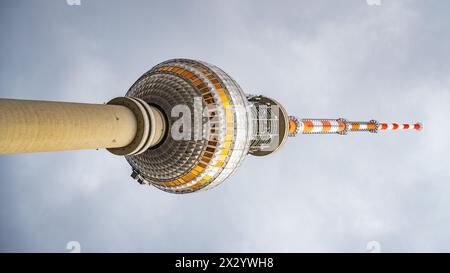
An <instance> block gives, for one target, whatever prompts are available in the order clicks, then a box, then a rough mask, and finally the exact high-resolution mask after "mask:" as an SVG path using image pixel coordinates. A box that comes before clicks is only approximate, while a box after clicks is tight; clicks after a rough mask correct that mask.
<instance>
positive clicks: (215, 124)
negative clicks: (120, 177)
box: [126, 59, 253, 193]
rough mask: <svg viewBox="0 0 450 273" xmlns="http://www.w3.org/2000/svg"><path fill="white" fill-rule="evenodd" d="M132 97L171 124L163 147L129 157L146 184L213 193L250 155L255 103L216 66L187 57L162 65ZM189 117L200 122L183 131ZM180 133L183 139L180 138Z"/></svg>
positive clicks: (133, 90)
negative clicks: (252, 111) (180, 124)
mask: <svg viewBox="0 0 450 273" xmlns="http://www.w3.org/2000/svg"><path fill="white" fill-rule="evenodd" d="M126 96H127V97H133V98H139V99H142V100H143V101H145V102H147V103H148V104H149V105H150V106H153V107H155V108H158V109H159V110H160V111H161V112H162V113H163V114H164V116H165V119H166V123H167V124H166V128H167V129H166V132H165V133H164V137H163V138H162V140H161V141H160V143H159V144H157V145H155V146H153V147H151V148H149V149H148V150H147V151H145V152H143V153H141V154H138V155H127V156H126V159H127V161H128V162H129V163H130V165H131V166H132V168H133V170H134V176H135V177H136V178H137V179H138V180H140V181H141V182H147V183H150V184H152V185H154V186H156V187H157V188H160V189H162V190H164V191H168V192H172V193H187V192H192V191H197V190H203V189H210V188H213V187H215V186H217V185H218V184H219V183H221V182H222V181H223V180H225V179H226V178H227V177H228V176H230V175H231V174H232V173H233V172H234V171H235V170H236V168H237V167H238V166H239V165H240V163H241V161H242V160H243V159H244V157H245V156H246V155H247V153H248V152H249V148H250V144H251V137H252V135H251V132H252V126H253V124H252V116H251V111H247V110H248V107H249V106H250V104H249V102H248V101H247V98H246V95H245V94H244V92H243V91H242V89H241V88H240V87H239V85H238V84H237V83H236V82H235V81H234V80H233V79H232V78H231V77H230V76H229V75H227V74H226V73H225V72H224V71H222V70H221V69H219V68H218V67H216V66H214V65H211V64H208V63H205V62H200V61H193V60H187V59H174V60H169V61H166V62H163V63H160V64H158V65H157V66H155V67H153V68H152V69H151V70H150V71H148V72H147V73H145V74H144V75H142V76H141V77H140V78H139V79H138V80H137V81H136V82H135V83H134V84H133V86H132V87H131V88H130V90H129V91H128V92H127V94H126ZM177 109H178V110H180V111H179V112H181V113H182V114H180V113H179V112H177ZM183 110H185V111H183ZM183 115H188V117H186V116H184V118H187V120H190V121H192V120H193V122H194V123H195V122H197V124H194V125H193V126H189V125H191V124H190V123H187V125H188V126H186V124H184V126H179V127H177V126H176V125H177V123H179V122H180V119H181V118H183ZM195 117H200V118H195ZM177 128H178V129H180V130H177ZM179 134H181V139H180V137H178V139H176V138H175V137H174V136H175V135H179Z"/></svg>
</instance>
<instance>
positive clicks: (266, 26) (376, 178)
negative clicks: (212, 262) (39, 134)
mask: <svg viewBox="0 0 450 273" xmlns="http://www.w3.org/2000/svg"><path fill="white" fill-rule="evenodd" d="M449 14H450V1H445V0H441V1H431V0H428V1H420V0H417V1H412V0H411V1H407V0H404V1H388V0H382V5H381V6H369V5H367V3H366V1H365V0H347V1H325V0H324V1H312V0H310V1H297V0H296V1H256V0H255V1H245V0H244V1H237V0H236V1H106V0H81V5H80V6H69V5H67V4H66V1H65V0H48V1H31V0H29V1H17V0H15V1H1V2H0V40H1V42H0V97H3V98H19V99H40V100H61V101H74V102H90V103H103V102H106V101H108V100H109V99H110V98H113V97H116V96H121V95H124V94H125V92H126V91H127V89H128V88H129V87H130V86H131V85H132V84H133V83H134V81H135V80H136V79H137V78H138V77H139V76H140V75H142V74H143V73H144V72H145V71H147V70H149V69H150V68H151V67H152V66H154V65H156V64H157V63H159V62H161V61H164V60H166V59H170V58H177V57H184V58H193V59H200V60H204V61H207V62H210V63H212V64H215V65H217V66H219V67H221V68H222V69H224V70H225V71H226V72H228V73H229V74H230V75H231V76H232V77H234V78H235V79H236V80H237V82H238V83H239V84H240V85H241V87H242V88H243V89H244V90H245V91H246V92H248V93H254V94H264V95H267V96H270V97H273V98H275V99H277V100H278V101H280V102H281V103H282V104H283V105H284V106H285V108H286V109H287V111H288V112H289V113H290V114H295V115H297V116H299V117H321V118H339V117H344V118H348V119H353V120H370V119H372V118H375V119H377V120H379V121H387V122H389V121H405V122H415V121H421V122H422V123H423V124H424V130H423V131H422V132H420V133H418V132H386V133H380V134H378V135H370V134H368V135H366V134H352V135H348V136H338V135H324V136H321V135H307V136H299V137H297V138H296V139H289V140H288V143H286V146H285V147H284V149H282V150H281V151H280V152H278V153H276V154H275V155H273V156H270V157H266V158H253V157H251V156H248V157H247V158H246V160H245V161H244V162H243V164H242V166H241V167H240V169H239V170H238V171H237V172H236V173H235V174H234V176H232V177H231V178H230V179H228V180H227V181H226V182H225V183H223V184H222V185H221V186H220V187H218V188H216V189H214V190H212V191H207V192H201V193H195V194H187V195H173V194H168V193H165V192H163V191H160V190H157V189H156V188H154V187H150V186H141V185H139V184H137V183H136V182H135V181H133V180H132V179H131V178H130V176H129V175H130V172H131V169H130V167H129V165H128V164H127V162H126V161H125V159H124V158H121V157H116V156H113V155H111V154H109V153H108V152H107V151H104V150H100V151H71V152H55V153H40V154H22V155H1V156H0V187H1V188H0V251H33V252H42V251H56V252H67V250H66V244H67V242H69V241H79V242H80V244H81V248H82V249H81V250H82V251H83V252H88V251H110V252H116V251H131V252H134V251H146V252H160V251H162V252H184V251H188V252H191V251H215V252H217V251H227V252H228V251H232V252H247V251H252V252H266V251H274V252H288V251H289V252H305V251H319V252H323V251H332V252H335V251H339V252H341V251H344V252H365V251H367V250H366V245H367V243H368V242H370V241H378V242H379V243H380V245H381V251H383V252H390V251H446V252H448V251H450V234H449V230H450V195H449V194H450V155H449V151H450V144H449V143H450V142H449V134H450V129H449V123H448V118H449V114H450V91H449V84H450V50H449V48H450V17H449V16H448V15H449ZM0 133H1V132H0Z"/></svg>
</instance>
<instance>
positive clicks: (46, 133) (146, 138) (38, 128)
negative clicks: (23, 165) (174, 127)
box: [0, 97, 164, 155]
mask: <svg viewBox="0 0 450 273" xmlns="http://www.w3.org/2000/svg"><path fill="white" fill-rule="evenodd" d="M156 111H157V110H154V109H153V108H152V107H150V106H148V105H147V104H146V103H145V102H143V101H141V100H139V101H138V99H133V98H125V97H124V98H116V99H114V100H112V101H111V102H110V103H108V104H85V103H68V102H53V101H32V100H13V99H0V154H13V153H33V152H46V151H63V150H80V149H97V148H108V150H109V151H111V152H112V153H114V154H118V155H125V154H137V153H140V152H143V148H148V147H150V146H152V145H154V144H155V143H157V141H159V140H160V139H161V136H162V134H163V130H164V119H163V117H162V114H161V113H159V111H158V112H157V113H156ZM149 112H150V113H149ZM152 118H153V119H152ZM152 121H153V123H151V122H152ZM156 127H158V128H156ZM156 129H159V130H156ZM152 132H153V136H152V135H151V134H152ZM150 137H151V139H150Z"/></svg>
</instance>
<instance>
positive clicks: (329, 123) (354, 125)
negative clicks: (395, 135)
mask: <svg viewBox="0 0 450 273" xmlns="http://www.w3.org/2000/svg"><path fill="white" fill-rule="evenodd" d="M422 128H423V126H422V124H421V123H420V122H416V123H386V122H378V121H376V120H370V121H347V120H346V119H343V118H339V119H298V118H297V117H294V116H289V136H290V137H294V136H296V135H298V134H299V133H301V134H340V135H346V134H347V133H349V132H370V133H378V132H380V131H388V130H392V131H397V130H422Z"/></svg>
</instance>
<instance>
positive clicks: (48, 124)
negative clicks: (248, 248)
mask: <svg viewBox="0 0 450 273" xmlns="http://www.w3.org/2000/svg"><path fill="white" fill-rule="evenodd" d="M413 129H415V130H420V129H422V125H421V124H420V123H414V124H409V123H406V124H400V123H384V122H378V121H376V120H370V121H363V122H361V121H348V120H346V119H343V118H339V119H308V118H305V119H299V118H296V117H294V116H288V114H287V112H286V110H285V109H284V108H283V106H282V105H281V104H280V103H278V102H277V101H276V100H274V99H272V98H268V97H266V96H262V95H246V94H245V93H244V92H243V91H242V89H241V88H240V87H239V85H238V84H237V83H236V82H235V81H234V80H233V79H232V78H231V77H230V76H229V75H228V74H226V73H225V72H224V71H222V70H221V69H219V68H218V67H216V66H214V65H211V64H208V63H205V62H201V61H194V60H188V59H173V60H168V61H165V62H163V63H160V64H158V65H156V66H155V67H153V68H152V69H151V70H150V71H148V72H146V73H145V74H144V75H142V76H141V77H140V78H139V79H138V80H137V81H136V82H135V83H134V84H133V85H132V86H131V88H130V89H129V90H128V92H127V93H126V95H125V97H118V98H115V99H112V100H111V101H109V102H108V103H106V104H84V103H68V102H53V101H31V100H14V99H0V154H13V153H32V152H45V151H62V150H78V149H99V148H106V149H107V150H108V151H110V152H111V153H113V154H115V155H121V156H125V158H126V160H127V161H128V163H129V164H130V165H131V167H132V177H133V178H134V179H136V180H137V181H138V182H139V183H141V184H150V185H153V186H155V187H157V188H159V189H161V190H164V191H167V192H171V193H190V192H194V191H199V190H204V189H211V188H213V187H215V186H217V185H218V184H219V183H221V182H222V181H224V180H225V179H226V178H227V177H229V176H230V175H231V174H232V173H234V171H235V170H236V168H237V167H238V166H239V165H240V164H241V162H242V160H243V159H244V158H245V156H246V155H247V154H251V155H254V156H266V155H269V154H272V153H273V152H275V151H277V150H278V149H279V148H280V147H282V146H283V144H284V143H285V142H286V139H287V138H288V136H289V137H295V136H297V135H298V134H340V135H346V134H348V133H352V132H368V133H378V132H382V131H386V130H413Z"/></svg>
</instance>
